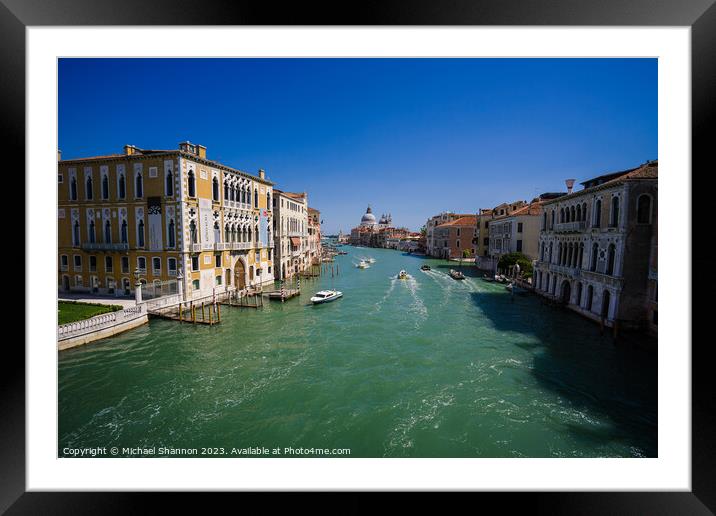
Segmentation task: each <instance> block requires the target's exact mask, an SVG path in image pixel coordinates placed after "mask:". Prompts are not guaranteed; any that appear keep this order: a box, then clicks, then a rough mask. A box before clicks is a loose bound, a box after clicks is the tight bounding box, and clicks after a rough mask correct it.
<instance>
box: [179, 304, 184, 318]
mask: <svg viewBox="0 0 716 516" xmlns="http://www.w3.org/2000/svg"><path fill="white" fill-rule="evenodd" d="M182 308H183V305H182V303H179V322H180V323H183V322H184V321H183V320H182V312H183V310H182Z"/></svg>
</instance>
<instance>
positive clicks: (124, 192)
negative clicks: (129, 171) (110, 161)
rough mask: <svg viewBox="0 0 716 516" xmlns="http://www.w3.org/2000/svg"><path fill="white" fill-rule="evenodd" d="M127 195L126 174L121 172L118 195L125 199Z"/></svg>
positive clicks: (118, 181)
mask: <svg viewBox="0 0 716 516" xmlns="http://www.w3.org/2000/svg"><path fill="white" fill-rule="evenodd" d="M126 195H127V181H126V179H125V178H124V174H123V173H120V174H119V179H118V180H117V197H119V198H120V199H124V198H125V197H126Z"/></svg>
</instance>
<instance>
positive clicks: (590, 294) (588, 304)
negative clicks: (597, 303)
mask: <svg viewBox="0 0 716 516" xmlns="http://www.w3.org/2000/svg"><path fill="white" fill-rule="evenodd" d="M593 299H594V287H592V286H591V285H589V286H588V287H587V300H586V301H587V302H586V304H585V306H584V308H586V309H587V310H589V311H590V312H591V311H592V300H593Z"/></svg>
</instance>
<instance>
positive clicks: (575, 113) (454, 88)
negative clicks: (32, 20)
mask: <svg viewBox="0 0 716 516" xmlns="http://www.w3.org/2000/svg"><path fill="white" fill-rule="evenodd" d="M184 140H190V141H192V142H194V143H199V144H202V145H205V146H206V147H207V156H208V157H209V158H210V159H215V160H217V161H220V162H222V163H225V164H227V165H230V166H232V167H235V168H239V169H241V170H246V171H248V172H256V171H257V170H258V169H259V168H264V169H265V170H266V174H267V176H268V177H269V179H271V180H272V181H275V182H276V183H277V186H278V187H279V188H281V189H284V190H288V191H297V192H300V191H307V192H308V194H309V204H310V205H311V206H313V207H315V208H317V209H319V210H321V212H322V218H323V221H324V227H323V231H324V233H333V232H337V231H338V229H343V231H348V230H350V228H351V227H353V226H355V225H356V224H357V223H358V222H359V221H360V217H361V215H362V214H363V213H364V212H365V208H366V206H367V205H368V204H369V203H370V204H371V206H372V208H373V211H374V213H377V214H378V215H380V214H381V213H383V212H390V213H392V215H393V223H394V224H395V225H399V226H407V227H409V228H411V229H413V230H417V229H418V228H419V227H420V226H421V225H422V224H423V223H424V222H425V220H426V219H427V218H428V217H429V216H430V215H433V214H435V213H438V212H440V211H443V210H451V211H457V212H465V213H472V212H476V211H477V210H478V209H479V208H488V207H492V206H494V205H496V204H499V203H501V202H504V201H512V200H516V199H526V200H529V199H531V198H533V197H535V196H536V195H538V194H539V193H542V192H547V191H563V190H564V189H565V188H564V180H565V179H567V178H575V179H577V180H578V181H583V180H585V179H587V178H589V177H593V176H595V175H600V174H603V173H606V172H610V171H615V170H622V169H625V168H631V167H633V166H636V165H639V164H641V163H643V162H644V161H647V160H650V159H656V158H657V157H658V156H657V61H656V59H62V60H60V64H59V147H60V149H61V150H62V155H63V158H66V159H69V158H74V157H81V156H91V155H97V154H105V153H113V152H120V151H121V149H122V147H123V146H124V145H125V144H133V145H136V146H138V147H141V148H153V149H163V148H167V149H174V148H176V147H177V144H178V142H180V141H184Z"/></svg>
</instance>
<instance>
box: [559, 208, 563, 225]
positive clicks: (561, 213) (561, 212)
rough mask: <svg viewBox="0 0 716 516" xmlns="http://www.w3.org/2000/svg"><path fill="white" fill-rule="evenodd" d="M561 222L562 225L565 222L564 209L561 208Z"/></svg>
mask: <svg viewBox="0 0 716 516" xmlns="http://www.w3.org/2000/svg"><path fill="white" fill-rule="evenodd" d="M559 222H560V223H563V222H564V208H561V209H560V210H559Z"/></svg>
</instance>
